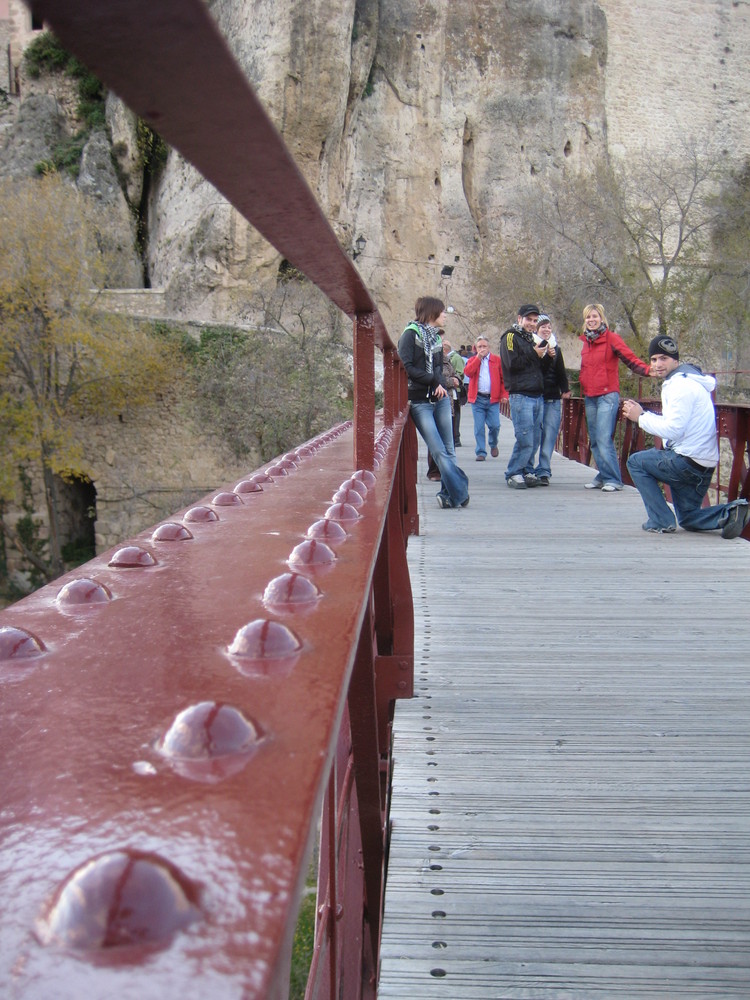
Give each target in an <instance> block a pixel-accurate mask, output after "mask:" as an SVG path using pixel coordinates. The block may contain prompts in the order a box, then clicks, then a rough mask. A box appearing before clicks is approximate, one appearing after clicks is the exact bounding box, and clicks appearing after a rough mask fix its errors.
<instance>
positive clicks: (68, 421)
mask: <svg viewBox="0 0 750 1000" xmlns="http://www.w3.org/2000/svg"><path fill="white" fill-rule="evenodd" d="M96 212H97V209H96V208H95V206H93V205H92V204H90V203H88V202H87V201H86V200H85V199H84V198H83V197H82V196H81V195H80V194H79V193H78V192H77V191H76V189H75V187H74V186H73V185H72V184H71V183H70V182H68V181H66V180H64V179H63V178H62V177H60V176H59V175H51V176H46V177H42V178H40V179H38V180H16V181H11V180H7V181H3V182H2V183H0V429H2V431H3V435H4V439H5V442H6V447H5V448H4V451H3V456H2V464H0V498H3V499H5V500H8V501H12V500H13V499H14V498H16V497H17V496H18V482H17V470H18V469H19V468H20V469H22V470H23V471H24V473H25V474H27V475H31V476H32V477H36V479H37V480H38V481H41V483H42V484H43V488H44V497H45V504H46V511H47V530H48V545H47V555H46V561H45V563H44V566H45V572H46V576H47V579H52V578H54V577H55V576H57V575H59V573H60V572H62V570H63V569H64V564H63V558H62V553H61V540H60V530H59V514H60V497H59V478H62V479H63V480H65V479H71V478H75V477H76V476H78V475H81V474H83V475H85V467H86V445H87V442H86V428H87V427H88V426H90V425H89V424H87V422H86V419H85V418H97V419H99V420H106V419H107V418H108V417H110V416H111V415H112V414H113V413H116V412H118V411H122V409H123V408H125V407H127V408H133V407H137V406H139V405H142V404H145V403H149V402H152V401H153V399H154V395H155V394H156V393H158V391H159V388H160V386H162V385H164V383H165V380H166V379H167V378H171V377H173V373H174V372H175V371H178V370H179V365H178V364H176V363H175V360H174V358H175V355H174V353H173V352H172V350H171V349H170V347H169V345H168V344H167V343H166V342H165V341H162V340H157V339H155V338H154V337H153V336H152V335H150V334H149V333H147V332H146V331H144V330H142V329H139V328H138V327H136V326H134V325H133V324H132V323H131V322H129V321H128V320H127V319H126V318H124V317H121V316H113V315H111V314H105V313H104V312H102V311H101V309H100V308H99V298H100V294H101V290H102V289H103V288H105V287H107V279H108V274H109V273H110V267H111V262H110V261H109V260H108V253H107V250H106V249H105V248H106V247H107V245H108V241H107V240H106V239H104V238H103V237H104V233H105V232H106V229H105V227H106V218H102V217H99V216H98V215H97V214H96ZM58 477H59V478H58ZM6 509H7V508H6ZM0 528H2V530H3V532H4V533H5V534H6V535H7V536H8V537H9V538H10V539H11V541H12V542H13V544H15V545H16V547H18V548H19V549H21V551H23V552H24V554H25V555H26V556H27V558H30V559H31V561H32V562H33V564H34V565H36V566H37V568H39V559H38V553H34V552H30V551H28V546H24V545H23V541H22V539H20V538H19V536H18V534H17V533H14V532H12V531H11V529H10V528H9V527H8V525H7V522H0Z"/></svg>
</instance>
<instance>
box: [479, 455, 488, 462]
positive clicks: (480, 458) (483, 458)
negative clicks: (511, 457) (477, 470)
mask: <svg viewBox="0 0 750 1000" xmlns="http://www.w3.org/2000/svg"><path fill="white" fill-rule="evenodd" d="M486 458H487V456H486V455H477V462H484V460H485V459H486Z"/></svg>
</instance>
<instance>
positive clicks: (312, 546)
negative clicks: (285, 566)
mask: <svg viewBox="0 0 750 1000" xmlns="http://www.w3.org/2000/svg"><path fill="white" fill-rule="evenodd" d="M335 561H336V553H335V552H334V551H333V549H332V548H331V547H330V546H329V545H326V543H325V542H322V541H319V540H318V539H315V538H308V539H307V541H304V542H300V543H299V545H295V546H294V548H293V549H292V554H291V555H290V556H289V564H290V566H292V567H294V566H300V567H303V566H304V567H307V568H309V569H323V568H325V567H326V566H331V565H333V563H334V562H335Z"/></svg>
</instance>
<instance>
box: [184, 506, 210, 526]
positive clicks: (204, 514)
mask: <svg viewBox="0 0 750 1000" xmlns="http://www.w3.org/2000/svg"><path fill="white" fill-rule="evenodd" d="M218 520H219V515H218V514H217V513H216V511H215V510H211V508H210V507H204V506H199V507H191V508H190V510H189V511H187V513H186V514H185V516H184V517H183V521H187V522H188V524H206V523H208V522H209V521H218Z"/></svg>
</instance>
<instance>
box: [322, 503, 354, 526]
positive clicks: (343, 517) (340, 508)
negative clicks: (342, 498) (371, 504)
mask: <svg viewBox="0 0 750 1000" xmlns="http://www.w3.org/2000/svg"><path fill="white" fill-rule="evenodd" d="M360 516H361V515H360V513H359V511H358V510H357V508H356V507H353V506H352V505H351V504H350V503H335V504H333V505H332V506H331V507H329V508H328V510H327V511H326V512H325V517H327V518H328V519H329V520H331V521H344V522H347V521H356V520H357V519H358V518H359V517H360Z"/></svg>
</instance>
